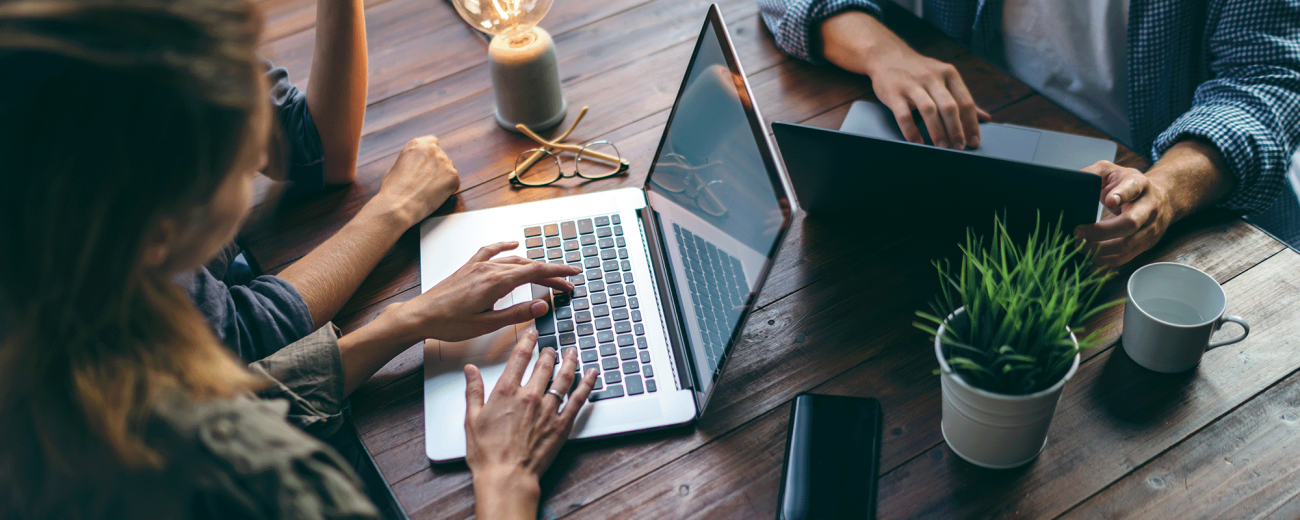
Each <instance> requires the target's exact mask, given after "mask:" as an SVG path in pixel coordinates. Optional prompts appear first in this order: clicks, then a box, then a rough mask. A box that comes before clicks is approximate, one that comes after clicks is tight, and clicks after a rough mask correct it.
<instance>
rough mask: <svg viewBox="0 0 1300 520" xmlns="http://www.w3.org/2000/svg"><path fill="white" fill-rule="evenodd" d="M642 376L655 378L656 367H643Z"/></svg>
mask: <svg viewBox="0 0 1300 520" xmlns="http://www.w3.org/2000/svg"><path fill="white" fill-rule="evenodd" d="M641 375H644V376H646V377H654V376H655V369H654V367H652V366H650V365H641Z"/></svg>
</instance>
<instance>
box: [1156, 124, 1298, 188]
mask: <svg viewBox="0 0 1300 520" xmlns="http://www.w3.org/2000/svg"><path fill="white" fill-rule="evenodd" d="M1271 135H1272V133H1271V131H1270V130H1269V129H1268V128H1266V127H1265V126H1264V125H1263V124H1261V123H1260V122H1259V120H1258V119H1256V118H1255V116H1254V115H1253V114H1251V113H1250V112H1249V111H1247V110H1245V109H1243V108H1242V107H1239V106H1236V105H1232V104H1223V103H1219V104H1212V105H1198V106H1196V107H1193V108H1192V109H1191V110H1189V111H1187V112H1186V113H1184V114H1183V115H1182V116H1180V117H1179V118H1178V120H1176V121H1174V124H1172V125H1170V126H1169V128H1168V129H1166V130H1165V131H1164V132H1163V133H1161V134H1160V136H1159V137H1157V138H1156V140H1155V143H1153V144H1152V147H1151V154H1152V156H1153V157H1155V158H1156V159H1157V160H1159V158H1160V157H1161V156H1162V155H1164V153H1165V152H1166V151H1167V150H1169V148H1170V147H1172V146H1173V145H1175V144H1178V142H1179V141H1183V140H1185V139H1187V138H1189V137H1199V138H1202V139H1205V140H1207V141H1209V142H1211V143H1213V144H1214V146H1215V147H1216V148H1218V149H1219V153H1220V154H1222V155H1223V159H1224V161H1225V162H1226V163H1227V165H1228V174H1229V175H1232V177H1233V178H1235V179H1236V181H1237V186H1236V188H1235V189H1233V191H1232V193H1231V194H1229V195H1228V198H1227V200H1225V201H1223V202H1222V203H1220V204H1219V207H1223V208H1227V209H1230V210H1233V211H1237V212H1243V213H1255V212H1259V211H1263V210H1264V209H1267V208H1268V207H1269V205H1271V204H1272V203H1273V201H1274V200H1275V199H1276V198H1277V196H1278V194H1279V193H1281V192H1282V188H1283V187H1284V185H1285V181H1286V169H1287V162H1288V157H1274V156H1275V155H1278V154H1276V153H1274V152H1272V150H1280V149H1281V148H1282V147H1281V146H1280V145H1279V144H1278V143H1276V142H1273V140H1272V138H1271V137H1270V136H1271Z"/></svg>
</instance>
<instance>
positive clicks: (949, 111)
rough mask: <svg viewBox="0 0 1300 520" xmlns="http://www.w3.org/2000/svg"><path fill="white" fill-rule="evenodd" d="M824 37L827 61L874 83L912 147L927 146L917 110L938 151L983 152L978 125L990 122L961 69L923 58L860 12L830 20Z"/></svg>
mask: <svg viewBox="0 0 1300 520" xmlns="http://www.w3.org/2000/svg"><path fill="white" fill-rule="evenodd" d="M821 36H822V56H824V57H825V58H826V60H827V61H830V62H831V63H834V64H836V65H838V66H839V67H840V68H843V69H845V70H848V71H849V72H856V73H858V74H865V75H867V76H868V77H870V78H871V86H872V89H873V90H875V92H876V97H877V98H878V99H880V102H881V103H884V104H885V106H888V107H889V110H890V111H892V112H893V113H894V119H895V120H896V121H897V122H898V127H899V129H900V130H902V131H903V136H904V137H906V138H907V140H908V141H910V142H913V143H922V142H924V141H923V140H922V138H921V131H920V130H919V129H917V127H916V123H915V122H914V121H913V120H912V110H913V109H915V110H916V111H918V112H920V113H921V118H922V120H924V121H925V128H926V130H927V131H928V132H929V134H930V140H931V141H932V142H934V144H935V146H938V147H940V148H952V149H954V150H962V149H965V148H966V147H978V146H979V144H980V129H979V122H980V121H981V120H984V121H987V120H988V119H989V117H990V116H989V114H988V113H987V112H985V111H983V110H981V109H980V108H979V107H977V106H975V100H974V98H972V97H971V94H970V91H969V90H967V89H966V83H965V82H963V81H962V79H961V75H960V74H958V73H957V69H956V67H953V66H952V65H950V64H947V63H944V62H941V61H938V60H935V59H931V58H928V57H926V56H922V55H921V54H920V53H917V52H916V51H915V50H912V48H911V47H910V46H908V45H907V42H904V41H903V40H902V39H901V38H899V37H898V36H897V35H895V34H894V33H893V31H890V30H889V28H887V27H885V26H884V24H882V23H880V21H879V20H877V19H876V18H875V17H873V16H871V15H869V14H867V13H863V12H860V11H846V12H843V13H840V14H837V15H835V16H832V17H830V18H828V19H826V21H825V22H822V25H821Z"/></svg>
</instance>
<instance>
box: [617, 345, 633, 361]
mask: <svg viewBox="0 0 1300 520" xmlns="http://www.w3.org/2000/svg"><path fill="white" fill-rule="evenodd" d="M629 345H631V343H629ZM619 346H620V347H621V346H623V345H622V343H619ZM618 358H619V359H621V360H623V361H627V360H629V359H636V349H634V348H621V349H618Z"/></svg>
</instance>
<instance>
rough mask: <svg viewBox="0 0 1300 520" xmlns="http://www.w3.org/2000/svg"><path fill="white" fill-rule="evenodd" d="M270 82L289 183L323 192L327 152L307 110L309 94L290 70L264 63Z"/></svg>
mask: <svg viewBox="0 0 1300 520" xmlns="http://www.w3.org/2000/svg"><path fill="white" fill-rule="evenodd" d="M263 63H264V64H265V66H266V69H267V72H266V79H267V81H268V82H269V83H270V84H271V104H273V105H274V106H275V109H276V118H277V119H279V121H280V130H281V132H282V133H283V135H284V144H285V147H286V150H285V151H286V152H287V153H285V154H284V155H285V157H286V158H287V160H288V167H289V181H290V182H292V183H293V186H294V189H307V190H312V189H320V188H321V187H323V186H325V166H324V165H325V151H324V145H322V144H321V141H320V134H319V133H317V131H316V122H315V121H313V120H312V118H311V111H310V110H308V109H307V94H306V93H304V92H303V91H301V90H299V89H298V87H297V86H294V84H293V83H291V82H290V81H289V71H288V70H287V69H285V68H284V67H276V66H274V65H272V64H271V62H270V61H267V60H263Z"/></svg>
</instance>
